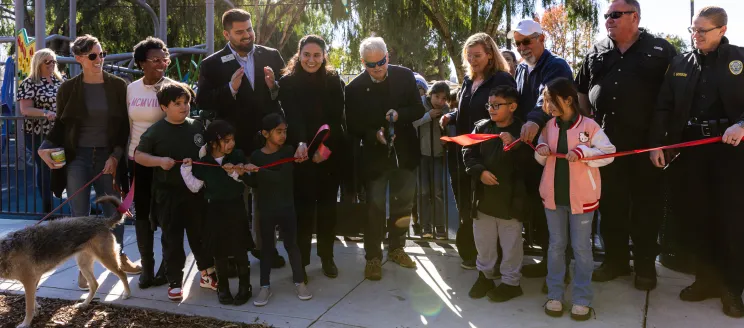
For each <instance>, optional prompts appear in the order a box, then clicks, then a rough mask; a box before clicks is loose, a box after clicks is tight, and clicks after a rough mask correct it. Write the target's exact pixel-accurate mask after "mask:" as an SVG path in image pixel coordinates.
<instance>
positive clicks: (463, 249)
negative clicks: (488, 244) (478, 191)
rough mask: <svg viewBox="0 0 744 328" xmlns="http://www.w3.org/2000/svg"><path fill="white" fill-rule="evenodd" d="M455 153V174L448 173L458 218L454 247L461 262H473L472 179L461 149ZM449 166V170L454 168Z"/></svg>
mask: <svg viewBox="0 0 744 328" xmlns="http://www.w3.org/2000/svg"><path fill="white" fill-rule="evenodd" d="M455 153H456V155H457V163H456V166H454V167H456V168H457V169H456V171H455V174H452V173H450V176H451V179H452V189H453V191H454V194H455V201H456V203H457V213H458V214H459V217H460V226H459V227H458V228H457V235H456V237H455V238H456V239H455V245H457V251H458V253H460V258H462V259H463V261H471V260H472V261H474V260H475V258H476V256H478V250H477V249H476V248H475V238H474V237H473V211H472V203H473V185H472V178H471V177H470V176H469V175H468V174H467V173H465V163H464V162H463V158H462V147H461V146H457V147H456V150H455ZM454 167H453V165H451V164H450V168H451V169H450V170H452V168H454Z"/></svg>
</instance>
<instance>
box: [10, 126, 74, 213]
mask: <svg viewBox="0 0 744 328" xmlns="http://www.w3.org/2000/svg"><path fill="white" fill-rule="evenodd" d="M41 120H43V118H31V117H22V116H2V117H0V126H1V128H0V187H1V188H2V189H1V190H0V214H6V215H19V216H22V217H28V218H34V217H40V216H43V215H45V214H47V213H48V212H49V211H50V210H51V209H53V208H56V207H57V206H59V205H60V204H61V203H62V202H63V201H64V198H65V197H66V195H63V199H59V198H55V197H51V190H50V189H49V185H50V181H49V179H50V170H49V168H47V167H46V165H45V164H44V162H43V161H41V159H40V158H39V157H38V155H37V154H36V149H38V148H39V146H40V144H41V141H42V139H43V137H41V136H40V135H34V134H33V133H26V132H25V131H24V130H25V129H24V127H25V125H26V123H27V122H35V121H41ZM18 127H21V128H20V129H19V128H18ZM44 193H47V195H49V196H50V197H44ZM45 198H46V199H47V201H46V204H45ZM58 215H70V208H69V207H68V206H64V207H63V208H62V209H61V211H60V212H59V214H58Z"/></svg>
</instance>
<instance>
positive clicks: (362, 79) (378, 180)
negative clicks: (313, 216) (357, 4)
mask: <svg viewBox="0 0 744 328" xmlns="http://www.w3.org/2000/svg"><path fill="white" fill-rule="evenodd" d="M359 48H360V49H359V52H360V54H361V57H362V63H363V64H364V65H365V72H364V73H362V74H360V75H358V76H357V77H356V78H354V80H352V81H351V82H350V83H349V85H348V86H346V122H347V125H348V127H349V133H350V134H352V135H353V136H354V137H356V138H358V139H361V141H362V154H361V156H362V158H361V160H360V162H361V163H363V164H362V167H361V172H360V173H359V174H360V175H361V178H362V180H363V181H364V183H365V188H366V190H367V206H368V207H369V215H368V218H367V225H366V228H365V230H364V250H365V252H366V258H367V266H366V267H365V269H364V276H365V278H367V279H370V280H379V279H381V278H382V262H381V261H382V250H381V249H380V242H381V241H382V238H383V236H384V230H385V229H384V226H385V224H384V222H385V220H384V219H385V205H386V200H387V197H386V191H387V189H388V184H389V187H390V222H389V223H388V232H389V251H388V256H389V258H390V259H391V260H392V261H393V262H395V263H398V264H400V265H401V266H403V267H406V268H415V267H416V263H415V262H413V260H411V258H410V257H409V256H408V255H407V254H406V253H405V252H403V241H402V237H403V234H404V233H405V231H406V229H408V225H409V222H410V216H411V209H412V207H413V197H414V193H415V186H416V175H415V174H414V169H415V168H416V166H418V162H419V159H420V157H421V149H420V147H419V140H418V138H417V136H416V130H415V129H414V127H413V121H415V120H416V119H418V118H420V117H421V116H423V115H424V106H423V104H422V103H421V97H420V96H419V92H418V88H417V87H416V80H415V78H414V76H413V72H412V71H411V70H409V69H407V68H405V67H400V66H394V65H388V53H387V46H386V45H385V41H383V40H382V38H378V37H372V38H367V39H365V40H363V41H362V44H361V46H360V47H359ZM390 126H392V127H393V129H394V134H395V135H394V137H393V138H390V137H389V135H388V133H389V132H390V131H389V130H388V129H389V127H390Z"/></svg>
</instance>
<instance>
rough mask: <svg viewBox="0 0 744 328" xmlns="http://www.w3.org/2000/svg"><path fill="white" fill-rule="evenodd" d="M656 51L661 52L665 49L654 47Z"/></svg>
mask: <svg viewBox="0 0 744 328" xmlns="http://www.w3.org/2000/svg"><path fill="white" fill-rule="evenodd" d="M654 49H656V50H659V51H664V48H662V47H659V46H654Z"/></svg>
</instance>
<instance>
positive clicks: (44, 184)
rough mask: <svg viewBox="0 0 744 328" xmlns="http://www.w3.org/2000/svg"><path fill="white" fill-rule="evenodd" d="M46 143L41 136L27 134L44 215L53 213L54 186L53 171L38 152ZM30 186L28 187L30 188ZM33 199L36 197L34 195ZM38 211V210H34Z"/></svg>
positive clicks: (28, 147) (27, 147)
mask: <svg viewBox="0 0 744 328" xmlns="http://www.w3.org/2000/svg"><path fill="white" fill-rule="evenodd" d="M42 141H44V137H43V136H42V135H39V134H32V133H26V149H28V150H29V151H30V152H31V153H32V156H33V157H34V167H35V169H36V174H35V175H34V177H35V180H36V189H37V190H38V192H39V194H40V195H41V204H42V209H43V211H44V213H48V212H51V211H52V186H51V179H52V178H51V174H52V173H51V170H50V169H49V167H48V166H46V163H44V161H42V160H41V157H39V154H37V153H36V152H37V150H39V146H41V142H42ZM28 187H29V186H26V188H28ZM33 197H36V195H35V194H34V196H33ZM34 210H36V209H34Z"/></svg>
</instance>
